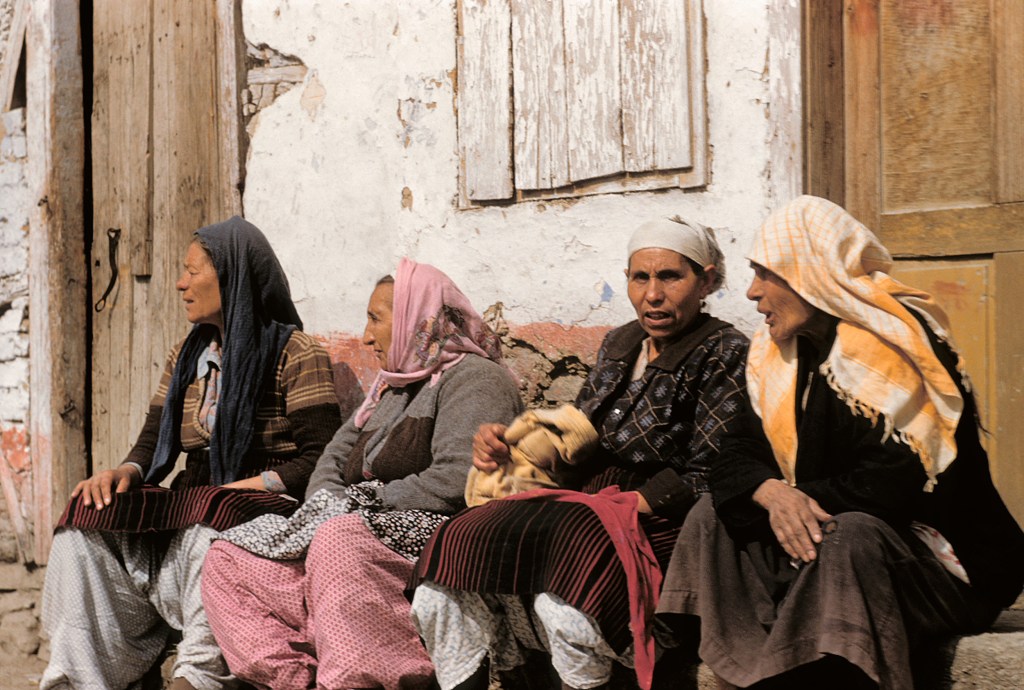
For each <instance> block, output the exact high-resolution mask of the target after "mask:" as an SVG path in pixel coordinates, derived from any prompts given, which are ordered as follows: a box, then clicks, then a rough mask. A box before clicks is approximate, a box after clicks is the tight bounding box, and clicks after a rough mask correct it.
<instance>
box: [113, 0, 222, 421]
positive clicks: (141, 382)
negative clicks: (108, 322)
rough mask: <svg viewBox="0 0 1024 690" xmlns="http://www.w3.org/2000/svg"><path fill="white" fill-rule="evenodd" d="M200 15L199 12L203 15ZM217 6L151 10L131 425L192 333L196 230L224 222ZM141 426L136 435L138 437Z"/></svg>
mask: <svg viewBox="0 0 1024 690" xmlns="http://www.w3.org/2000/svg"><path fill="white" fill-rule="evenodd" d="M200 10H201V11H200ZM216 10H217V8H216V6H215V5H214V4H213V3H202V4H199V5H189V4H187V3H180V2H175V1H174V0H154V12H153V35H154V43H153V75H154V76H153V104H154V117H153V181H152V185H153V228H154V235H153V256H154V262H153V275H152V277H151V278H150V279H149V280H148V281H145V282H144V283H141V284H139V285H138V287H137V289H136V299H137V300H138V301H139V302H140V303H144V304H145V305H146V312H147V313H148V314H149V315H150V316H149V318H148V319H147V321H146V322H145V327H146V329H147V331H146V332H145V334H143V333H141V332H138V330H139V329H138V327H137V329H136V330H137V332H136V334H135V339H136V341H135V342H134V343H133V361H132V375H131V376H132V390H133V391H134V394H135V395H136V396H139V397H137V398H136V401H135V403H134V404H135V405H136V406H137V407H136V410H135V411H134V412H133V415H135V416H133V424H136V425H138V426H141V423H142V420H143V413H144V412H145V410H144V409H142V410H140V409H138V406H139V405H140V403H143V402H145V401H148V400H149V398H150V396H151V395H152V392H153V391H154V390H155V389H156V386H157V383H158V382H159V378H160V373H161V371H162V369H163V365H164V361H165V358H166V355H167V351H168V350H169V348H170V347H171V346H172V345H174V344H175V343H176V342H178V341H179V340H180V339H181V338H182V337H183V336H184V335H185V334H186V333H187V332H188V328H189V324H188V322H187V321H186V320H185V319H184V312H183V309H182V303H181V297H180V295H179V294H178V292H177V291H176V290H175V287H174V286H175V282H176V281H177V278H178V276H179V275H180V273H181V264H182V258H183V256H184V254H185V251H186V249H187V247H188V244H189V243H190V242H191V240H192V235H193V233H194V232H195V230H197V229H198V228H200V227H202V226H204V225H207V224H209V223H212V222H215V221H218V220H222V219H223V218H224V217H226V216H227V215H229V214H230V213H232V212H234V211H233V209H232V208H231V207H230V204H231V203H232V202H231V193H230V191H229V190H227V189H226V188H227V187H229V186H230V185H231V182H229V181H228V180H227V179H225V176H224V171H225V170H226V169H229V168H230V167H231V166H230V165H225V164H222V161H223V160H224V158H225V157H228V156H231V155H233V154H231V153H224V152H223V149H222V148H221V145H222V143H223V142H221V141H220V137H221V134H220V132H221V131H222V129H221V123H220V122H219V121H218V116H217V111H218V109H219V108H220V107H221V106H222V103H221V99H222V98H223V94H224V90H223V89H221V84H220V81H219V79H218V70H219V66H218V62H217V61H216V60H210V59H209V56H210V55H215V54H217V30H218V29H217V14H216ZM138 426H136V427H135V428H133V429H132V430H131V434H132V436H133V437H134V435H135V434H136V433H137V431H138Z"/></svg>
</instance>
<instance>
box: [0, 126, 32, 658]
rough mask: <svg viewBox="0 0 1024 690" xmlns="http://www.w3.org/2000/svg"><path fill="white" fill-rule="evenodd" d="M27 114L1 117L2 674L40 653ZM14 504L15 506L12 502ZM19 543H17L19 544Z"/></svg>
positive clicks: (0, 427) (0, 656)
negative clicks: (30, 559) (31, 428)
mask: <svg viewBox="0 0 1024 690" xmlns="http://www.w3.org/2000/svg"><path fill="white" fill-rule="evenodd" d="M25 144H26V142H25V111H24V109H17V110H13V111H11V112H8V113H4V114H3V115H2V116H0V463H2V466H0V486H2V489H3V491H2V492H0V668H5V669H7V668H14V664H15V660H17V663H19V664H23V663H24V659H25V657H26V655H33V654H35V653H36V651H37V650H38V648H39V636H38V628H39V624H38V600H39V588H40V586H41V583H42V572H41V570H35V569H30V568H27V567H26V566H25V565H23V563H24V560H25V559H24V557H23V553H24V552H25V549H27V548H30V544H31V529H32V524H31V517H30V514H29V512H28V508H29V506H30V498H31V493H32V473H31V469H32V468H31V466H30V464H29V453H28V450H29V448H28V436H27V432H26V426H25V423H26V421H27V417H28V402H29V369H28V364H29V360H28V355H29V351H28V343H29V339H28V325H29V324H28V275H27V267H28V227H29V225H28V213H29V211H28V210H29V208H30V199H29V194H28V184H27V180H26V172H27V163H28V161H27V154H26V147H25ZM12 499H13V500H12ZM19 542H20V543H19Z"/></svg>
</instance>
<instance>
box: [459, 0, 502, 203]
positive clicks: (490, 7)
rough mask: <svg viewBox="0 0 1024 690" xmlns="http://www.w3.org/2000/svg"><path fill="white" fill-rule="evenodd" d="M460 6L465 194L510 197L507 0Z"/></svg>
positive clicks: (466, 0)
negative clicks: (505, 0)
mask: <svg viewBox="0 0 1024 690" xmlns="http://www.w3.org/2000/svg"><path fill="white" fill-rule="evenodd" d="M457 11H458V22H459V27H458V31H459V36H458V46H459V50H458V70H457V75H458V84H457V85H456V91H457V95H456V98H457V103H458V118H459V159H460V166H461V173H462V196H463V197H464V201H466V202H467V203H468V202H469V201H493V200H505V199H510V198H511V197H512V193H513V191H514V190H513V185H512V96H511V88H512V56H511V50H512V46H511V43H510V42H511V40H512V38H511V32H512V26H511V24H512V13H511V9H510V6H509V3H508V2H486V0H460V1H459V2H458V10H457ZM463 205H466V204H463Z"/></svg>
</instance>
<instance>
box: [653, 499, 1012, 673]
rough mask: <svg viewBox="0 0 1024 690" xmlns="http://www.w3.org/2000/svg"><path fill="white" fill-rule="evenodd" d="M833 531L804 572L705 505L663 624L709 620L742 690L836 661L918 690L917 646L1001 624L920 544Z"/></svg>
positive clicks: (704, 653) (714, 656)
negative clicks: (675, 618) (913, 663)
mask: <svg viewBox="0 0 1024 690" xmlns="http://www.w3.org/2000/svg"><path fill="white" fill-rule="evenodd" d="M832 522H833V523H834V524H830V525H829V526H828V528H827V529H826V534H825V537H824V540H823V542H822V544H821V545H820V547H819V551H818V558H817V560H815V561H813V562H811V563H810V564H805V565H802V566H800V567H799V568H795V567H793V566H792V565H790V558H789V556H788V555H787V554H786V553H785V552H784V551H782V549H781V547H779V546H778V544H777V542H775V540H774V539H765V540H763V541H750V542H746V543H743V542H737V541H734V539H733V538H732V536H730V534H729V532H728V531H727V529H726V528H725V526H724V525H723V523H722V522H721V521H720V520H719V519H718V517H717V515H716V514H715V511H714V508H713V506H712V502H711V497H710V496H705V497H704V498H702V499H701V500H700V501H699V502H698V503H697V505H696V506H695V507H694V508H693V510H691V511H690V514H689V516H688V517H687V520H686V523H685V524H684V525H683V529H682V532H681V533H680V535H679V539H678V540H677V541H676V547H675V551H674V552H673V554H672V560H671V563H670V565H669V568H668V571H667V572H666V577H665V582H664V584H663V587H662V596H661V601H660V604H659V606H658V613H659V614H688V615H695V616H700V631H701V642H700V656H701V658H702V659H703V660H704V662H705V663H706V664H707V665H708V666H709V667H710V668H711V669H712V670H713V671H714V672H715V673H716V674H717V675H718V676H719V677H721V678H723V679H724V680H726V681H728V682H730V683H732V684H734V685H737V686H739V687H747V686H749V685H752V684H753V683H756V682H758V681H761V680H764V679H767V678H772V677H775V676H779V675H781V674H783V673H786V672H788V671H791V670H793V669H796V668H798V667H801V666H804V665H806V664H810V663H812V662H816V661H820V660H822V659H824V658H826V656H832V657H839V658H841V659H845V660H846V661H847V662H849V663H851V664H853V665H855V666H857V667H859V668H860V669H861V670H862V671H863V672H864V673H865V674H866V675H867V676H868V677H869V678H870V679H872V680H873V681H874V682H876V683H878V684H879V685H881V687H883V688H892V689H894V690H902V689H906V690H913V679H912V673H911V667H910V652H911V649H912V647H913V646H914V645H916V644H917V643H919V642H920V641H922V640H923V639H925V638H927V637H932V636H936V635H943V634H949V633H956V632H976V631H978V630H981V629H984V628H985V627H987V626H988V625H990V624H991V622H992V620H993V619H994V618H995V615H996V614H997V613H998V611H995V610H993V609H992V607H991V606H990V605H985V604H983V603H982V602H981V601H980V599H979V598H978V597H976V596H975V595H974V593H973V592H972V590H971V588H970V587H968V586H967V585H965V584H963V583H962V582H960V581H959V580H957V579H956V578H955V577H953V576H952V575H950V574H949V573H948V572H947V571H946V570H945V569H944V568H943V567H942V565H941V564H940V563H939V561H938V560H936V559H935V558H934V557H933V556H932V554H931V552H930V551H929V550H928V548H927V547H926V546H925V545H924V544H923V543H921V542H920V541H919V540H918V539H917V538H915V537H913V536H912V535H909V534H908V535H907V538H906V539H903V538H901V537H900V535H899V534H898V533H897V532H896V530H894V529H893V528H892V527H890V526H889V525H888V524H886V523H885V522H883V521H881V520H879V519H878V518H875V517H872V516H870V515H867V514H865V513H842V514H840V515H838V516H836V517H835V518H834V520H833V521H832Z"/></svg>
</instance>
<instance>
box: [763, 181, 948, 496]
mask: <svg viewBox="0 0 1024 690" xmlns="http://www.w3.org/2000/svg"><path fill="white" fill-rule="evenodd" d="M748 258H749V259H750V260H751V261H752V262H754V263H757V264H760V265H761V266H764V267H765V268H767V269H768V270H769V271H771V272H773V273H775V274H776V275H778V276H780V277H781V278H783V279H784V280H785V281H786V282H787V283H789V285H790V287H792V288H793V290H795V291H796V292H797V294H799V295H800V296H801V297H803V298H804V299H805V300H807V301H808V302H809V303H810V304H811V305H813V306H814V307H816V308H818V309H820V310H821V311H823V312H826V313H828V314H831V315H833V316H835V317H837V318H838V319H839V325H838V327H837V329H836V339H835V343H834V344H833V346H832V350H831V351H830V352H829V354H828V357H827V358H826V360H825V362H824V363H823V364H822V365H821V370H820V373H821V374H822V375H823V376H824V377H825V380H826V381H827V382H828V385H829V386H830V387H831V388H832V389H833V390H834V391H835V392H836V393H837V394H838V395H839V398H840V399H841V400H843V401H845V402H846V404H847V405H849V407H850V409H851V410H852V411H853V412H854V414H858V415H861V416H864V417H868V418H869V419H871V420H872V422H878V421H881V422H882V423H883V424H885V438H888V437H890V436H892V437H893V438H895V439H896V440H897V441H899V442H901V443H905V444H907V445H908V446H910V447H911V448H912V449H913V450H914V452H915V453H916V454H917V455H918V456H919V457H920V458H921V463H922V464H923V465H924V468H925V471H926V472H927V474H928V479H929V482H928V485H927V488H929V489H930V488H931V486H933V485H934V481H935V477H936V475H938V474H939V473H940V472H942V471H943V470H945V469H946V467H948V466H949V464H950V463H951V462H952V461H953V460H954V459H955V458H956V441H955V440H954V434H955V432H956V427H957V423H958V422H959V420H960V414H961V412H962V411H963V406H964V401H963V397H962V396H961V395H960V392H959V390H958V389H957V386H956V383H955V382H954V381H953V379H952V378H951V377H950V375H949V373H948V372H947V371H946V369H945V367H943V366H942V363H941V362H939V360H938V358H937V357H936V356H935V353H934V352H933V351H932V348H931V345H930V344H929V342H928V335H927V334H926V333H925V331H924V329H923V328H922V327H921V325H920V323H919V322H918V321H917V319H915V318H914V316H913V314H911V313H910V311H909V310H910V309H913V310H914V311H915V312H917V313H919V314H921V315H923V317H924V320H925V322H926V323H927V324H928V326H929V327H930V328H931V329H932V331H933V332H934V333H935V334H936V335H937V336H938V337H939V338H940V339H942V340H943V341H945V342H947V343H949V344H950V346H951V347H952V341H951V338H950V332H949V320H948V318H947V316H946V313H945V312H944V311H943V310H942V308H941V307H939V306H938V305H937V304H936V303H935V302H934V301H933V300H932V298H931V296H930V295H928V294H927V293H925V292H921V291H920V290H916V289H914V288H911V287H908V286H906V285H903V284H902V283H900V282H899V281H897V280H895V279H893V278H892V277H890V276H889V275H888V272H889V270H890V269H891V267H892V257H891V256H890V255H889V252H888V251H887V250H886V249H885V247H883V246H882V244H881V243H880V242H879V241H878V238H877V237H875V235H874V233H872V232H871V231H870V230H868V229H867V228H866V227H864V225H862V224H861V223H860V222H858V221H857V220H856V219H855V218H854V217H853V216H851V215H850V214H849V213H847V212H846V211H845V210H843V209H842V208H840V207H839V206H837V205H835V204H833V203H832V202H830V201H826V200H825V199H819V198H817V197H813V196H801V197H799V198H797V199H795V200H794V201H792V202H790V203H789V204H787V205H786V206H784V207H783V208H781V209H779V210H778V211H776V212H774V213H773V214H772V215H771V216H769V218H768V220H766V221H765V223H764V225H763V226H761V230H760V231H759V232H758V234H757V236H756V238H755V240H754V247H753V249H752V250H751V252H750V255H749V256H748ZM954 351H955V350H954ZM962 364H963V363H962V361H961V362H959V363H958V369H959V370H960V371H961V372H963V366H962ZM796 378H797V346H796V338H790V339H789V340H787V341H785V342H782V343H775V342H774V341H773V340H772V339H771V337H770V336H769V335H768V327H767V325H766V324H762V325H761V326H760V327H759V328H758V330H757V332H756V333H755V334H754V337H753V339H752V340H751V343H750V354H749V357H748V360H747V387H748V389H749V392H750V399H751V402H752V404H753V406H754V410H755V411H756V412H757V414H758V415H759V416H760V417H761V421H762V425H763V426H764V430H765V434H766V435H767V436H768V440H769V442H770V443H771V446H772V451H773V452H774V454H775V459H776V461H777V462H778V464H779V467H780V468H781V469H782V473H783V476H784V477H785V478H786V480H787V481H788V482H789V483H790V484H793V483H794V482H795V476H796V473H795V465H796V450H797V430H796V387H797V381H796ZM965 381H966V379H965Z"/></svg>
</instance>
